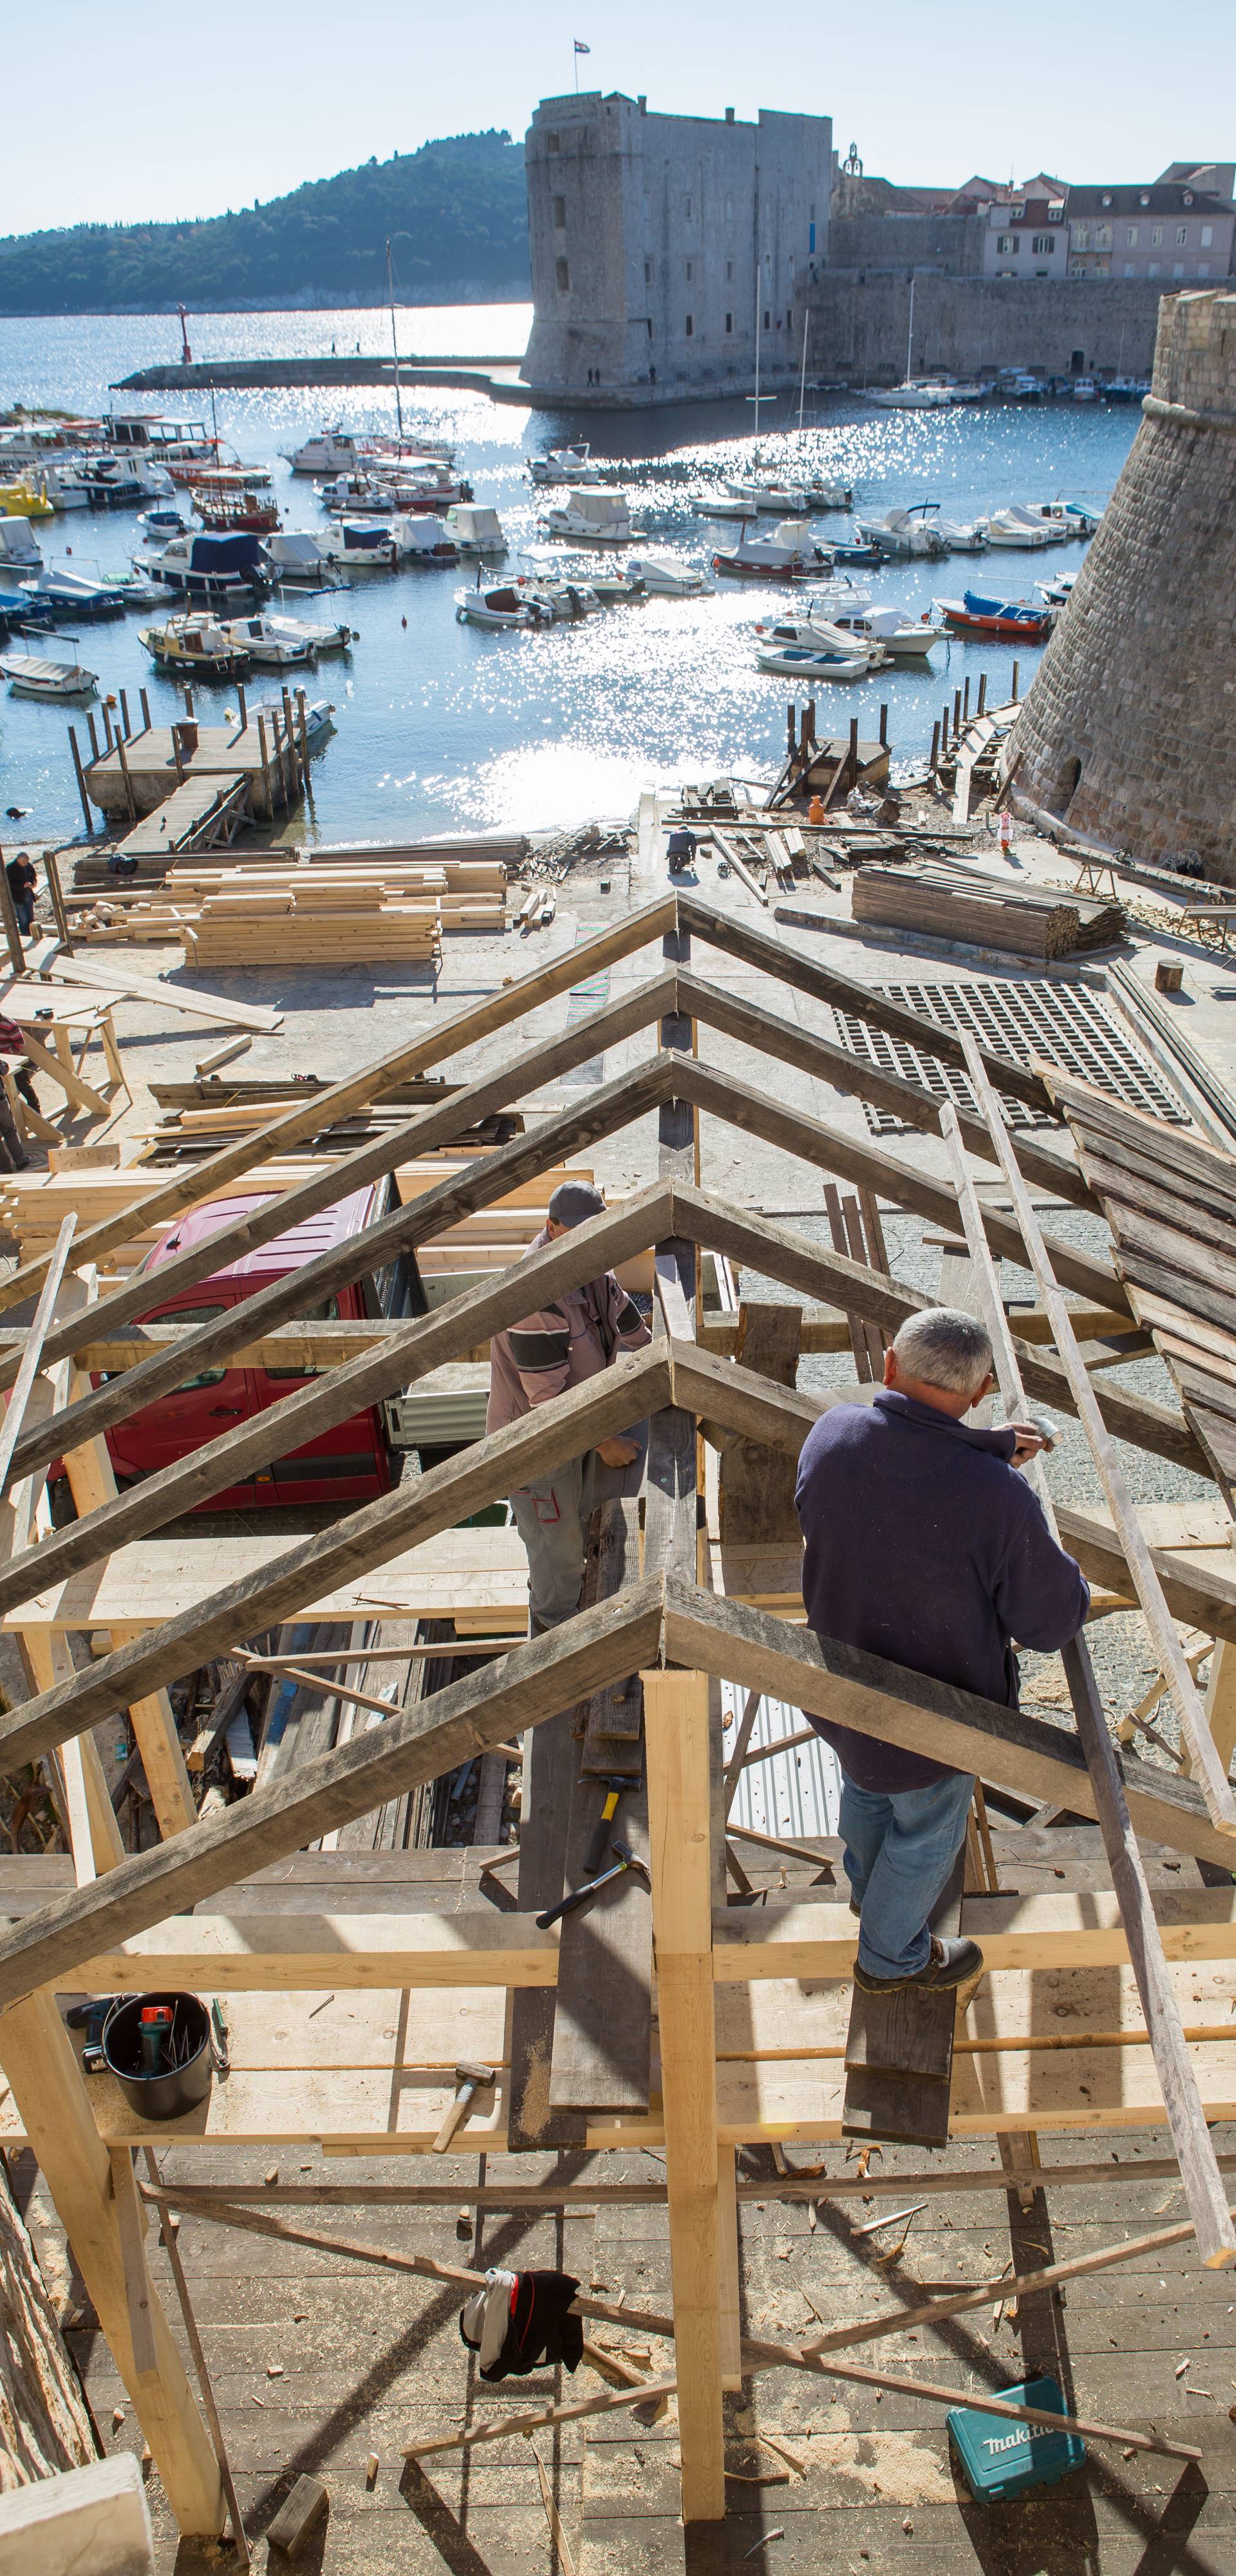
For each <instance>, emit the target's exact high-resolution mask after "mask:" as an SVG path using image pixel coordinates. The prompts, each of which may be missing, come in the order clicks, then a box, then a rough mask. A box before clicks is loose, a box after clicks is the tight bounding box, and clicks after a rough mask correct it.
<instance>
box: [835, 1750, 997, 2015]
mask: <svg viewBox="0 0 1236 2576" xmlns="http://www.w3.org/2000/svg"><path fill="white" fill-rule="evenodd" d="M973 1796H974V1781H973V1779H972V1777H971V1775H970V1774H969V1772H961V1771H950V1772H948V1773H947V1775H946V1777H945V1778H944V1779H943V1780H933V1781H932V1783H931V1785H930V1787H929V1788H927V1789H894V1790H890V1791H889V1792H888V1793H887V1794H884V1793H882V1792H880V1791H878V1790H875V1789H860V1788H859V1786H858V1783H857V1781H855V1780H851V1778H850V1777H849V1774H848V1772H845V1771H843V1772H842V1774H841V1831H842V1835H843V1837H844V1841H845V1853H844V1860H845V1873H846V1877H847V1878H848V1879H849V1882H850V1888H851V1892H852V1894H853V1897H854V1902H855V1904H856V1905H857V1906H858V1908H859V1925H858V1963H859V1966H860V1967H861V1968H864V1969H865V1970H866V1971H867V1973H868V1974H869V1975H870V1976H873V1977H912V1976H914V1975H916V1974H917V1972H918V1970H919V1969H920V1968H925V1967H926V1965H927V1961H928V1959H929V1958H930V1956H931V1934H930V1932H929V1930H928V1924H929V1922H930V1919H931V1912H932V1908H933V1906H934V1905H935V1903H936V1900H937V1898H938V1897H939V1895H940V1893H941V1891H942V1889H943V1888H944V1887H945V1885H946V1883H947V1880H948V1875H949V1871H950V1870H951V1868H952V1866H953V1862H954V1859H955V1857H956V1855H957V1853H958V1851H959V1850H960V1848H961V1845H962V1844H963V1842H964V1841H965V1838H966V1818H967V1816H968V1815H969V1812H970V1801H971V1799H972V1798H973Z"/></svg>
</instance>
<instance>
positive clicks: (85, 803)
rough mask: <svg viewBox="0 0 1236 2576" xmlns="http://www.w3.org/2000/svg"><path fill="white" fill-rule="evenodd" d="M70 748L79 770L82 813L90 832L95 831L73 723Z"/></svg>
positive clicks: (74, 762) (79, 793) (76, 768)
mask: <svg viewBox="0 0 1236 2576" xmlns="http://www.w3.org/2000/svg"><path fill="white" fill-rule="evenodd" d="M69 749H70V751H71V752H72V754H73V767H74V769H75V770H76V772H77V793H78V795H79V796H80V798H81V800H82V813H83V816H84V817H85V823H86V829H87V831H88V832H93V830H94V815H93V813H92V811H91V806H90V799H89V797H88V795H87V794H86V773H85V771H84V769H83V768H82V756H81V753H80V751H79V750H78V748H77V730H76V727H75V726H73V725H70V726H69Z"/></svg>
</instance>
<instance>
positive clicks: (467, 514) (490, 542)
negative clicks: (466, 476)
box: [446, 501, 506, 555]
mask: <svg viewBox="0 0 1236 2576" xmlns="http://www.w3.org/2000/svg"><path fill="white" fill-rule="evenodd" d="M446 529H447V534H448V536H450V537H452V538H453V539H454V542H455V545H456V547H457V548H458V551H459V553H460V554H461V555H504V554H505V553H506V535H505V531H504V529H503V525H502V521H501V519H500V518H499V516H498V513H497V511H496V510H486V509H481V508H478V506H477V504H476V502H475V501H457V502H456V503H455V505H454V507H453V509H450V510H448V511H447V514H446Z"/></svg>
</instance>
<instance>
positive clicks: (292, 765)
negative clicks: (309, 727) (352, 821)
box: [279, 682, 304, 804]
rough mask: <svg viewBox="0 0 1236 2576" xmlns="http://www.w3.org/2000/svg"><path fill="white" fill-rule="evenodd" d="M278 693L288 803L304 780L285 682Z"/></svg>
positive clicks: (301, 792)
mask: <svg viewBox="0 0 1236 2576" xmlns="http://www.w3.org/2000/svg"><path fill="white" fill-rule="evenodd" d="M279 695H280V697H281V698H282V700H283V725H284V732H285V734H286V737H287V752H288V802H289V804H290V803H291V801H292V798H293V796H295V795H297V794H303V792H304V781H303V780H302V778H301V775H300V761H299V759H298V757H297V752H296V727H295V725H294V723H293V721H292V693H291V690H290V689H289V688H288V687H287V685H286V682H285V683H284V684H283V685H282V686H281V688H280V691H279Z"/></svg>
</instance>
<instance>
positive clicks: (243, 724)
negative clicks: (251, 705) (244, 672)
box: [236, 680, 249, 733]
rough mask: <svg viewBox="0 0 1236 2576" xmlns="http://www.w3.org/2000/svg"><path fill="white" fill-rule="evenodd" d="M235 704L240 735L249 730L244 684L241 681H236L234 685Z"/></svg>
mask: <svg viewBox="0 0 1236 2576" xmlns="http://www.w3.org/2000/svg"><path fill="white" fill-rule="evenodd" d="M236 704H237V706H238V707H239V709H240V730H241V732H242V733H247V732H248V730H249V709H248V705H247V703H246V700H245V684H244V681H243V680H238V681H237V683H236Z"/></svg>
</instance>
